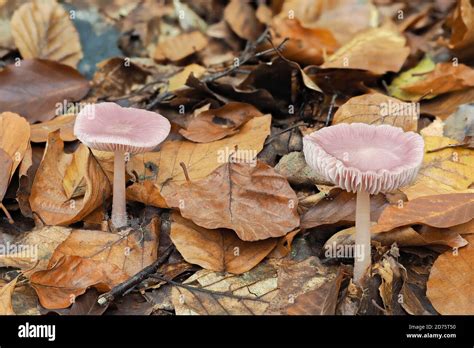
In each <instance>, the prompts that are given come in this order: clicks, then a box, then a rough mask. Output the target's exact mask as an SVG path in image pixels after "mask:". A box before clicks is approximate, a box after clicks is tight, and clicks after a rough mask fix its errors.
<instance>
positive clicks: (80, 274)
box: [30, 255, 129, 309]
mask: <svg viewBox="0 0 474 348" xmlns="http://www.w3.org/2000/svg"><path fill="white" fill-rule="evenodd" d="M71 270H74V272H71ZM128 277H129V276H128V275H127V274H126V273H125V272H123V271H122V270H121V269H120V268H119V267H117V266H116V265H114V264H111V263H108V262H103V261H97V260H91V259H87V258H82V257H80V256H69V255H66V256H64V257H62V258H60V259H59V260H57V262H56V263H54V264H51V265H50V267H49V268H48V269H47V270H44V271H39V272H35V273H33V274H32V275H31V277H30V283H31V286H32V287H33V288H34V289H35V291H36V293H37V294H38V297H39V300H40V303H41V305H42V306H43V307H45V308H48V309H58V308H67V307H69V306H70V305H71V304H72V303H74V301H75V299H76V297H77V296H79V295H82V294H83V293H85V292H86V290H87V288H89V287H95V288H96V289H97V290H99V291H101V292H105V291H108V290H110V289H111V288H112V287H114V286H115V285H118V284H120V283H121V282H124V281H125V280H127V279H128Z"/></svg>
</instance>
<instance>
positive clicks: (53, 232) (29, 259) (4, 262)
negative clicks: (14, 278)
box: [0, 226, 71, 276]
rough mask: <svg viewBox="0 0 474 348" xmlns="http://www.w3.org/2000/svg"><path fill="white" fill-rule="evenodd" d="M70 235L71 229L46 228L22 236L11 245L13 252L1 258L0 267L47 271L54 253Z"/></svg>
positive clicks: (59, 227) (10, 251)
mask: <svg viewBox="0 0 474 348" xmlns="http://www.w3.org/2000/svg"><path fill="white" fill-rule="evenodd" d="M70 233H71V229H70V228H66V227H61V226H46V227H43V228H39V229H34V230H32V231H29V232H27V233H24V234H21V235H20V236H19V237H17V238H16V239H14V240H13V241H12V243H10V245H9V247H10V248H11V250H8V251H9V252H8V253H5V255H1V256H0V267H14V268H20V269H22V270H27V269H30V268H34V271H38V270H43V269H46V268H47V266H48V262H49V259H50V258H51V256H52V255H53V252H54V251H55V250H56V248H57V246H58V245H59V244H61V243H62V242H63V241H64V240H65V239H66V238H67V237H68V236H69V234H70ZM7 246H8V245H7ZM28 274H29V273H28V272H27V273H25V275H26V276H28Z"/></svg>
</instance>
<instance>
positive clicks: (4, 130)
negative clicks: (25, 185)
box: [0, 112, 30, 180]
mask: <svg viewBox="0 0 474 348" xmlns="http://www.w3.org/2000/svg"><path fill="white" fill-rule="evenodd" d="M29 144H30V126H29V124H28V122H27V121H26V120H25V119H24V118H23V117H21V116H20V115H17V114H15V113H13V112H3V113H1V114H0V149H2V150H3V151H5V152H6V153H7V154H8V156H9V157H10V159H11V161H12V164H11V166H10V171H9V172H8V174H9V175H8V179H9V180H11V178H12V176H13V174H14V173H15V170H16V168H17V167H18V166H19V165H20V163H21V161H22V160H23V157H24V156H25V153H26V151H27V149H28V146H29ZM4 168H6V167H3V168H2V170H5V169H4Z"/></svg>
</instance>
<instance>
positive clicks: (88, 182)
mask: <svg viewBox="0 0 474 348" xmlns="http://www.w3.org/2000/svg"><path fill="white" fill-rule="evenodd" d="M78 160H80V161H79V162H78ZM71 165H75V166H76V168H80V171H79V172H78V173H75V174H79V173H83V179H84V181H83V184H82V185H83V187H82V188H81V190H82V191H83V192H84V194H83V195H76V197H73V196H74V194H71V195H70V196H71V198H68V196H67V194H66V192H65V191H64V189H63V187H64V186H63V183H64V180H65V179H66V180H68V177H66V173H67V172H68V167H69V166H71ZM73 174H74V173H73ZM75 174H74V175H72V176H71V177H69V178H73V179H74V180H76V182H77V183H81V182H82V178H78V177H77V175H75ZM68 186H69V187H73V188H76V186H77V185H76V184H74V183H71V184H70V185H68ZM84 186H85V187H84ZM73 193H74V189H73ZM110 194H111V185H110V183H109V181H108V178H107V176H106V175H105V174H104V172H103V171H102V169H101V168H100V166H99V164H98V162H97V161H96V159H95V158H94V157H93V156H92V155H91V153H90V150H89V149H88V148H87V147H86V146H85V145H83V144H81V145H79V147H78V148H77V149H76V151H75V152H74V153H65V152H64V142H63V141H62V140H61V138H60V136H59V131H55V132H53V133H51V134H50V135H49V137H48V143H47V145H46V151H45V154H44V158H43V161H42V162H41V164H40V166H39V168H38V171H37V172H36V176H35V179H34V182H33V186H32V188H31V196H30V205H31V209H32V210H33V212H35V213H36V214H38V215H39V217H40V218H41V219H42V220H43V222H44V223H46V224H48V225H68V224H71V223H73V222H76V221H80V220H81V219H82V218H83V217H85V216H86V215H88V214H89V213H91V212H92V211H94V210H95V209H96V208H97V207H99V206H102V205H103V203H104V201H105V200H106V199H107V198H108V197H109V196H110Z"/></svg>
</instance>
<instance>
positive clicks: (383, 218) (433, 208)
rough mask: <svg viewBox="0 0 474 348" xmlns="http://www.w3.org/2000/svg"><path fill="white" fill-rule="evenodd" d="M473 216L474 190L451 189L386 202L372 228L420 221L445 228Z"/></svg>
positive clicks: (387, 229) (390, 228) (380, 228)
mask: <svg viewBox="0 0 474 348" xmlns="http://www.w3.org/2000/svg"><path fill="white" fill-rule="evenodd" d="M473 218H474V193H453V194H444V195H435V196H426V197H420V198H416V199H414V200H411V201H409V202H406V203H404V204H403V206H402V207H401V208H400V207H399V206H397V205H389V206H387V207H386V208H385V209H384V211H383V212H382V214H381V215H380V218H379V220H378V223H377V225H376V226H374V227H373V228H372V231H373V232H376V233H379V232H385V231H390V230H393V229H394V228H397V227H400V226H407V225H413V224H424V225H428V226H432V227H439V228H448V227H451V226H455V225H459V224H462V223H465V222H468V221H469V220H471V219H473Z"/></svg>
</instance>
